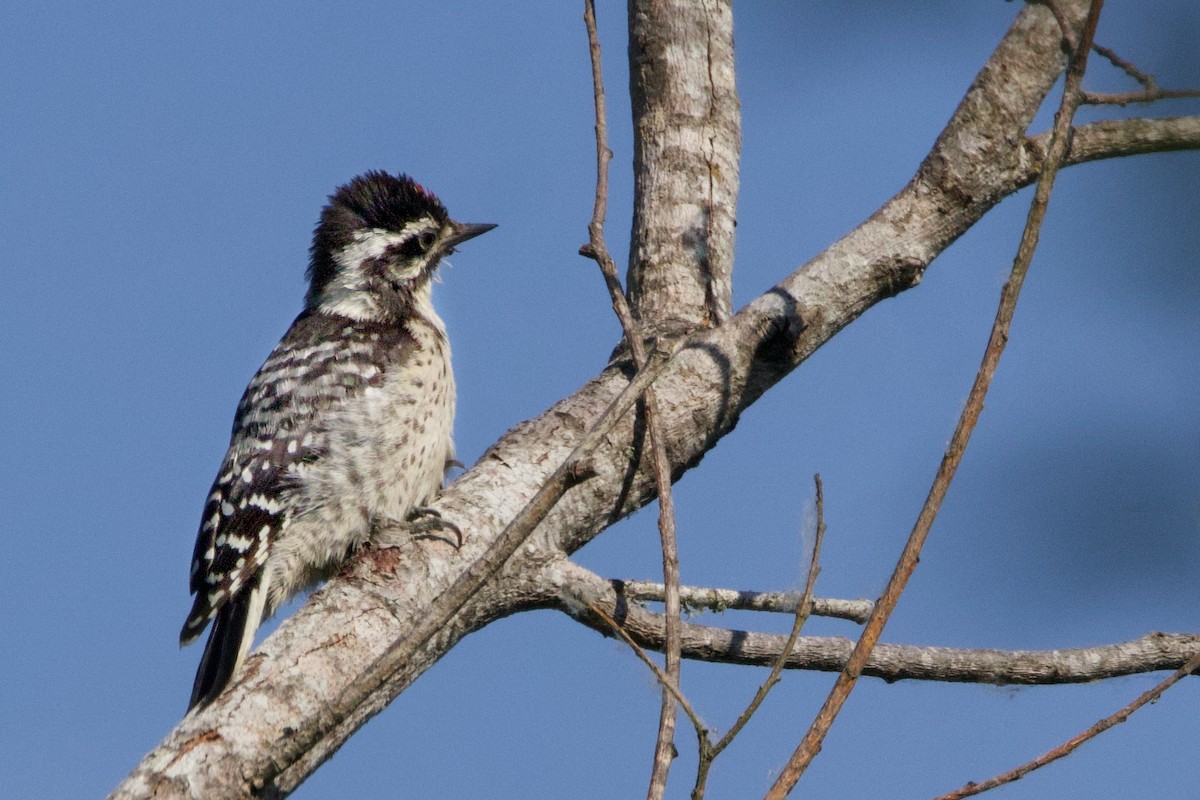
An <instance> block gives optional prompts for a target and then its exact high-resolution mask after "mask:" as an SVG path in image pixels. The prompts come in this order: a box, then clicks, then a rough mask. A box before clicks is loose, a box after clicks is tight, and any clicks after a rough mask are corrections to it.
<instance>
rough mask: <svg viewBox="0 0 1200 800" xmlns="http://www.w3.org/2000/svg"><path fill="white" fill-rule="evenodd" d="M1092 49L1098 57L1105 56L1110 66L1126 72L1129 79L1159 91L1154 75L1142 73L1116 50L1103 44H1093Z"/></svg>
mask: <svg viewBox="0 0 1200 800" xmlns="http://www.w3.org/2000/svg"><path fill="white" fill-rule="evenodd" d="M1092 49H1093V50H1095V51H1096V53H1097V54H1098V55H1101V56H1104V57H1105V58H1106V59H1108V61H1109V63H1110V64H1112V65H1113V66H1114V67H1116V68H1117V69H1119V70H1121V71H1122V72H1124V73H1125V74H1126V75H1128V76H1129V77H1131V78H1133V79H1134V80H1135V81H1137V82H1138V83H1140V84H1141V85H1142V86H1143V87H1144V88H1146V89H1157V88H1158V81H1156V80H1154V76H1153V75H1151V74H1150V73H1148V72H1142V71H1141V70H1140V69H1138V68H1137V67H1135V66H1134V65H1133V64H1132V63H1131V62H1129V61H1126V60H1125V59H1123V58H1121V57H1120V56H1119V55H1117V53H1116V51H1115V50H1113V49H1111V48H1109V47H1105V46H1104V45H1102V44H1095V43H1093V44H1092Z"/></svg>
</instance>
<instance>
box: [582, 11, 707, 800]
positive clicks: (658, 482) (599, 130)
mask: <svg viewBox="0 0 1200 800" xmlns="http://www.w3.org/2000/svg"><path fill="white" fill-rule="evenodd" d="M583 19H584V24H585V25H586V26H587V35H588V50H589V53H590V54H591V63H592V88H593V96H594V100H595V106H596V202H595V206H594V207H593V210H592V221H591V223H590V224H589V225H588V235H589V241H588V244H586V245H584V246H583V247H582V248H580V254H581V255H584V256H587V257H589V258H592V259H594V260H595V261H596V263H597V264H598V265H599V266H600V272H601V274H602V275H603V276H604V283H605V285H606V286H607V287H608V294H609V297H610V299H611V300H612V306H613V311H614V312H616V315H617V319H619V320H620V322H621V329H622V331H624V334H625V341H626V342H627V343H628V345H629V351H630V354H631V355H632V356H633V363H634V366H635V367H636V368H637V370H638V371H639V372H641V370H642V369H643V368H644V367H645V366H646V348H645V344H644V343H643V342H642V337H641V335H640V333H639V332H638V329H637V323H636V322H635V321H634V319H633V313H632V311H631V310H630V308H629V301H628V300H627V299H626V297H625V291H624V289H623V288H622V286H621V279H620V278H619V277H617V267H616V264H614V263H613V260H612V257H611V256H610V255H609V253H608V246H607V245H606V244H605V242H604V217H605V214H606V213H607V209H608V164H609V161H611V160H612V151H611V150H609V149H608V123H607V112H606V110H605V100H604V78H603V75H602V73H601V64H600V62H601V58H600V38H599V35H598V34H597V32H596V4H595V0H584V11H583ZM641 410H642V412H643V416H644V419H645V423H646V436H647V439H648V441H649V443H650V454H651V466H652V469H653V471H654V482H655V489H656V492H657V494H658V531H659V539H660V540H661V542H662V564H663V584H664V587H665V588H664V593H663V600H664V605H665V611H666V618H667V647H666V654H665V655H666V676H665V680H662V683H663V695H662V707H661V710H660V712H659V721H658V736H657V740H656V742H655V747H654V765H653V768H652V769H651V773H650V786H649V789H648V790H647V797H648V798H649V799H650V800H657V799H658V798H661V797H662V796H663V792H664V791H665V790H666V786H667V776H668V774H669V772H670V769H671V760H672V759H673V758H674V754H675V744H674V740H675V701H676V698H677V697H679V696H680V695H679V692H678V688H677V687H678V686H679V680H680V665H681V658H680V655H679V649H680V643H679V642H680V637H679V628H680V625H681V607H680V602H679V549H678V546H677V543H676V537H675V504H674V500H673V497H672V493H671V466H670V462H669V461H668V460H667V451H666V446H665V444H664V442H663V437H662V434H661V432H660V425H661V423H660V421H659V419H660V418H659V413H658V401H657V399H656V397H655V394H654V390H653V389H652V388H651V387H649V386H647V387H646V390H645V393H644V395H643V396H642V401H641ZM642 655H643V658H644V654H642ZM672 687H675V688H674V689H672ZM688 713H689V715H691V712H690V710H689V712H688ZM695 722H696V720H695V718H694V717H693V723H695Z"/></svg>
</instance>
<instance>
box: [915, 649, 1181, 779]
mask: <svg viewBox="0 0 1200 800" xmlns="http://www.w3.org/2000/svg"><path fill="white" fill-rule="evenodd" d="M1197 669H1200V654H1197V655H1195V656H1193V657H1192V659H1191V660H1190V661H1188V662H1187V663H1186V664H1184V665H1183V666H1182V667H1180V668H1179V669H1177V670H1175V672H1173V673H1171V674H1170V675H1169V676H1168V677H1167V678H1166V679H1165V680H1163V681H1162V682H1161V683H1159V684H1158V685H1157V686H1155V687H1154V688H1152V689H1150V690H1148V691H1145V692H1143V693H1142V694H1140V695H1138V696H1137V697H1136V698H1134V700H1133V701H1132V702H1130V703H1129V705H1127V706H1125V707H1124V708H1121V709H1120V710H1118V711H1116V712H1114V713H1113V714H1110V715H1109V716H1107V717H1105V718H1104V719H1102V720H1100V721H1099V722H1097V723H1096V724H1095V725H1093V726H1092V727H1090V728H1088V729H1087V730H1085V731H1083V732H1081V733H1079V734H1076V735H1075V736H1072V737H1071V738H1070V739H1068V740H1067V741H1065V742H1063V743H1062V744H1060V745H1059V746H1058V747H1055V748H1054V749H1053V750H1050V751H1049V752H1047V753H1044V754H1043V755H1040V756H1038V757H1037V758H1035V759H1033V760H1032V761H1029V762H1027V763H1025V764H1022V765H1021V766H1019V767H1016V768H1014V769H1010V770H1009V771H1007V772H1002V773H1001V774H999V775H996V776H995V777H992V778H989V779H987V780H986V781H983V782H981V783H974V782H971V783H968V784H967V785H966V786H963V787H962V788H961V789H957V790H955V791H953V792H950V793H949V794H944V795H941V796H940V797H938V798H937V800H961V799H962V798H964V797H972V796H974V795H977V794H980V793H982V792H986V791H988V790H989V789H995V788H996V787H997V786H1003V785H1004V784H1006V783H1012V782H1013V781H1016V780H1019V779H1021V778H1023V777H1025V776H1026V775H1028V774H1029V773H1031V772H1033V771H1034V770H1035V769H1040V768H1041V767H1044V766H1046V765H1047V764H1049V763H1051V762H1052V761H1057V760H1058V759H1060V758H1062V757H1063V756H1067V755H1070V754H1071V753H1073V752H1074V751H1075V750H1076V749H1077V748H1078V747H1079V746H1080V745H1082V744H1083V743H1084V742H1086V741H1088V740H1090V739H1094V738H1096V737H1097V736H1099V735H1100V734H1102V733H1104V732H1105V731H1106V730H1108V729H1109V728H1112V727H1114V726H1116V725H1120V724H1121V723H1122V722H1124V721H1125V720H1127V719H1129V717H1130V716H1132V715H1133V712H1135V711H1137V710H1138V709H1139V708H1141V707H1142V706H1144V705H1146V704H1147V703H1153V702H1155V701H1156V700H1158V698H1159V697H1160V696H1161V695H1162V693H1163V692H1165V691H1166V690H1167V689H1170V688H1171V687H1172V686H1174V685H1175V684H1176V683H1178V682H1179V681H1181V680H1183V679H1184V678H1185V677H1187V676H1188V675H1191V674H1192V673H1193V672H1195V671H1196V670H1197Z"/></svg>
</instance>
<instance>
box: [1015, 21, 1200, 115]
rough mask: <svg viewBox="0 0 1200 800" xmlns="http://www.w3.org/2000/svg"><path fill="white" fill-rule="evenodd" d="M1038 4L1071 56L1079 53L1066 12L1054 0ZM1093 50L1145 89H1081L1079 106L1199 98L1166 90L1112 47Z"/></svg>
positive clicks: (1198, 94) (1192, 91)
mask: <svg viewBox="0 0 1200 800" xmlns="http://www.w3.org/2000/svg"><path fill="white" fill-rule="evenodd" d="M1036 2H1039V3H1040V4H1041V5H1043V6H1045V7H1046V8H1047V9H1049V10H1050V13H1051V14H1053V15H1054V19H1055V21H1057V22H1058V27H1059V30H1061V31H1062V37H1063V44H1064V45H1066V48H1067V51H1068V52H1070V53H1075V52H1076V51H1078V49H1079V46H1078V44H1077V43H1076V40H1075V32H1074V31H1072V30H1071V23H1070V21H1069V20H1068V19H1067V16H1066V14H1065V13H1063V10H1062V9H1061V8H1059V6H1058V3H1057V2H1055V0H1036ZM1091 49H1092V50H1093V51H1095V52H1096V53H1097V54H1098V55H1101V56H1103V57H1104V58H1106V59H1108V61H1109V63H1111V64H1112V65H1113V66H1114V67H1116V68H1117V69H1119V70H1121V71H1122V72H1124V73H1125V74H1126V75H1128V76H1129V77H1131V78H1133V79H1134V80H1135V81H1137V82H1138V83H1140V84H1141V85H1142V89H1141V91H1134V92H1089V91H1087V90H1086V89H1082V88H1081V89H1080V98H1081V99H1080V103H1081V104H1083V105H1112V106H1125V105H1129V104H1130V103H1153V102H1155V101H1157V100H1177V99H1180V98H1185V97H1200V89H1163V88H1162V87H1161V86H1159V85H1158V81H1157V80H1155V78H1154V76H1153V75H1151V74H1150V73H1148V72H1143V71H1142V70H1140V69H1138V68H1137V67H1136V66H1134V64H1133V63H1131V62H1129V61H1126V60H1125V59H1123V58H1121V56H1119V55H1117V53H1116V51H1115V50H1113V49H1111V48H1109V47H1105V46H1104V45H1101V44H1096V43H1095V42H1092V45H1091Z"/></svg>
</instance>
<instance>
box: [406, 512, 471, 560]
mask: <svg viewBox="0 0 1200 800" xmlns="http://www.w3.org/2000/svg"><path fill="white" fill-rule="evenodd" d="M407 526H408V530H409V532H410V533H411V534H412V536H413V538H415V539H443V540H445V541H449V539H447V538H446V537H445V536H439V535H438V534H441V533H444V532H445V531H451V532H453V533H454V539H455V541H454V549H455V550H457V549H459V548H460V547H462V543H463V533H462V531H461V530H460V529H459V527H458V526H457V525H455V524H454V523H453V522H451V521H450V520H448V519H446V518H445V517H443V516H442V514H441V512H440V511H438V510H437V509H436V508H414V509H413V511H412V513H411V514H409V515H408V522H407Z"/></svg>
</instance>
